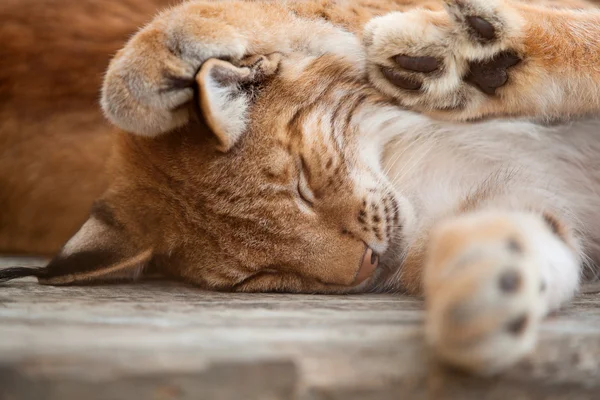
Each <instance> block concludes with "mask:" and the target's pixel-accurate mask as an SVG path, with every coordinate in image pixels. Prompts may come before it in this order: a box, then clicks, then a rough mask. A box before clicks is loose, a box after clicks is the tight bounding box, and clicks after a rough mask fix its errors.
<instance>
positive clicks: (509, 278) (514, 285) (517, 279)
mask: <svg viewBox="0 0 600 400" xmlns="http://www.w3.org/2000/svg"><path fill="white" fill-rule="evenodd" d="M498 285H499V286H500V290H502V291H503V292H504V293H514V292H516V291H517V290H519V288H520V287H521V275H520V274H519V273H518V272H517V271H515V270H510V271H506V272H505V273H503V274H502V275H501V276H500V280H499V281H498Z"/></svg>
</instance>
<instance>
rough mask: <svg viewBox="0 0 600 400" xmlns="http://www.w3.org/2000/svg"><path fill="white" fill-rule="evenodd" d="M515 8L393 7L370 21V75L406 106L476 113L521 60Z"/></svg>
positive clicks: (478, 3) (468, 3)
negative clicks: (395, 10) (393, 10)
mask: <svg viewBox="0 0 600 400" xmlns="http://www.w3.org/2000/svg"><path fill="white" fill-rule="evenodd" d="M521 25H522V21H521V17H520V15H519V14H518V13H517V12H516V11H514V10H513V9H512V8H511V7H510V6H508V5H506V3H505V2H501V1H500V0H447V1H446V11H429V10H422V9H417V10H413V11H409V12H405V13H392V14H388V15H385V16H382V17H378V18H375V19H373V20H372V21H370V22H369V24H367V26H366V28H365V33H364V44H365V47H366V51H367V59H368V62H369V76H370V79H371V81H372V82H373V83H374V84H375V86H377V87H378V88H379V89H380V90H382V91H383V92H385V93H388V94H390V95H391V96H393V97H395V98H397V99H398V100H399V101H400V103H401V104H402V105H404V106H406V107H409V108H413V109H416V110H419V111H425V112H434V113H440V114H449V115H448V117H450V118H452V119H468V118H476V117H480V116H482V115H481V109H480V108H481V106H482V104H484V103H485V102H488V101H490V100H492V101H493V100H494V97H496V96H497V94H498V93H497V89H499V88H501V87H503V86H504V85H506V84H507V83H508V82H509V80H510V73H511V68H513V67H514V66H515V65H517V64H518V63H519V62H520V61H521V55H520V54H519V53H518V52H517V51H516V50H515V47H514V46H513V43H514V42H515V37H516V36H518V34H519V32H520V27H521Z"/></svg>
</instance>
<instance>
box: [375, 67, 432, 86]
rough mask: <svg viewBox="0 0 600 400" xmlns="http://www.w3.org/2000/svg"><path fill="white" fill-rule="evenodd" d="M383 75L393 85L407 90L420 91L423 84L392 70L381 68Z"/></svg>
mask: <svg viewBox="0 0 600 400" xmlns="http://www.w3.org/2000/svg"><path fill="white" fill-rule="evenodd" d="M381 73H382V74H383V76H384V77H385V79H387V80H388V81H389V82H390V83H391V84H392V85H395V86H398V87H399V88H402V89H406V90H419V89H421V86H423V84H422V83H421V82H417V81H415V80H413V79H410V78H407V77H405V76H402V75H400V74H399V73H398V72H396V71H394V70H393V69H392V68H388V67H381Z"/></svg>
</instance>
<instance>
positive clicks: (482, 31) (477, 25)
mask: <svg viewBox="0 0 600 400" xmlns="http://www.w3.org/2000/svg"><path fill="white" fill-rule="evenodd" d="M467 23H468V24H469V26H470V27H471V29H472V30H473V31H474V32H475V34H476V35H477V36H479V38H480V39H482V40H487V41H491V40H494V39H495V38H496V28H494V25H492V24H490V23H489V22H488V21H486V20H485V19H483V18H481V17H477V16H472V17H467Z"/></svg>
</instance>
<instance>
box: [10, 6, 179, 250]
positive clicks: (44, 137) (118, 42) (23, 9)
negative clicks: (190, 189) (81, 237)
mask: <svg viewBox="0 0 600 400" xmlns="http://www.w3.org/2000/svg"><path fill="white" fill-rule="evenodd" d="M170 3H173V2H172V1H169V0H120V1H105V0H85V1H72V0H3V1H2V2H1V3H0V21H2V24H0V42H1V43H2V45H1V46H0V252H3V253H23V252H27V253H38V254H51V253H54V252H56V251H57V250H58V249H59V248H60V246H61V245H62V244H64V242H65V241H66V240H67V239H68V238H69V237H70V236H71V235H72V234H73V233H74V232H75V231H76V230H77V228H79V225H80V224H81V223H82V222H83V221H85V219H86V217H87V214H88V211H89V208H90V206H91V204H92V201H93V200H94V199H95V198H96V197H97V196H98V195H99V194H101V193H102V192H103V191H104V189H105V187H106V185H107V176H106V174H105V172H104V169H105V164H106V161H107V159H108V158H109V154H110V148H111V142H112V137H113V136H114V135H113V133H114V132H113V131H114V128H112V127H111V126H110V125H109V124H108V122H106V120H105V119H104V117H103V116H102V113H101V111H100V107H99V105H98V98H99V88H100V85H101V81H102V76H103V73H104V71H105V69H106V66H107V65H108V61H109V59H110V58H111V57H112V55H113V54H114V53H115V52H116V51H117V50H118V49H119V48H120V47H122V45H123V43H124V42H125V41H126V40H127V38H128V37H129V36H130V35H131V34H133V33H134V32H135V30H136V29H137V28H139V27H140V26H142V25H143V24H144V23H146V22H147V21H148V20H149V19H150V18H151V17H152V16H153V15H154V14H155V13H156V11H157V10H158V9H161V8H164V7H165V6H167V5H169V4H170Z"/></svg>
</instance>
